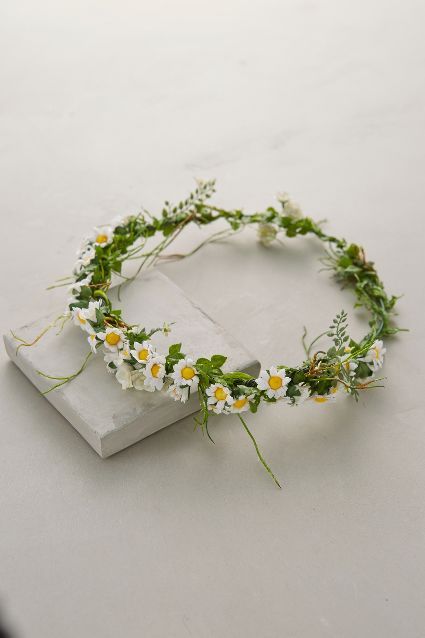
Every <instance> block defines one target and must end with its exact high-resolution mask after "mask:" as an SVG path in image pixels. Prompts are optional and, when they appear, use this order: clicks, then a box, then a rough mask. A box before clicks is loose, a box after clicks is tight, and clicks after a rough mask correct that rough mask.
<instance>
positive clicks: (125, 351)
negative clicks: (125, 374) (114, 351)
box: [119, 341, 131, 361]
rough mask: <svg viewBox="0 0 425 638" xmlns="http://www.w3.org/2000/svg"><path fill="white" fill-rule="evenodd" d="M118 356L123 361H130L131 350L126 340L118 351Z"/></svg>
mask: <svg viewBox="0 0 425 638" xmlns="http://www.w3.org/2000/svg"><path fill="white" fill-rule="evenodd" d="M119 357H120V359H122V360H124V361H130V359H131V351H130V344H129V343H128V341H124V343H123V344H122V348H121V350H120V352H119Z"/></svg>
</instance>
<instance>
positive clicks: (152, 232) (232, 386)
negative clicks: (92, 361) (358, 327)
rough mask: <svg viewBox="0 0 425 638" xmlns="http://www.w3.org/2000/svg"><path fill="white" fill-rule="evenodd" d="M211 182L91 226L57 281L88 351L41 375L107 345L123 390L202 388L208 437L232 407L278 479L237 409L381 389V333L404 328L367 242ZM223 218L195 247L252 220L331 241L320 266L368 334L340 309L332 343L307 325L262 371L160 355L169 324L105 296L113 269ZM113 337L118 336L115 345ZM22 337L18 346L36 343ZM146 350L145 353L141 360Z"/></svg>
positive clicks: (144, 261)
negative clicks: (299, 342) (283, 356)
mask: <svg viewBox="0 0 425 638" xmlns="http://www.w3.org/2000/svg"><path fill="white" fill-rule="evenodd" d="M214 190H215V184H214V181H206V182H199V183H198V185H197V187H196V189H195V190H194V192H192V193H191V194H190V195H189V197H188V198H187V199H185V200H184V201H182V202H180V203H179V204H177V205H172V204H170V203H169V202H166V203H165V205H164V207H163V209H162V211H161V214H160V215H159V216H152V215H150V214H149V213H148V212H147V211H145V210H144V211H142V212H141V213H139V214H137V215H130V216H128V217H126V218H123V219H119V220H116V221H115V222H114V223H113V224H112V225H111V226H108V227H100V228H98V229H95V233H94V234H93V235H92V236H91V237H89V238H87V240H86V241H85V242H84V244H83V246H82V248H81V251H80V254H79V259H78V260H77V263H76V266H75V268H74V274H73V276H72V277H71V278H69V279H67V280H61V281H60V282H59V283H58V284H57V285H68V287H69V289H70V292H71V297H70V299H68V305H67V310H66V314H65V319H66V318H67V317H68V316H71V317H72V318H73V319H74V321H75V323H77V325H80V326H81V327H82V328H83V329H84V330H85V331H86V332H87V334H88V340H89V343H90V344H91V350H90V352H89V354H88V356H87V358H86V360H85V362H84V363H83V366H82V368H81V369H80V370H79V371H77V372H76V373H74V374H73V375H70V376H68V377H65V376H62V377H54V376H52V375H46V374H44V373H40V374H44V376H46V377H48V378H49V379H54V380H56V381H57V383H56V384H55V385H54V386H52V387H51V388H50V389H49V390H48V392H49V391H51V390H53V389H55V388H57V387H59V386H61V385H63V384H64V383H66V382H68V381H69V380H71V379H72V378H74V377H75V376H76V375H77V374H79V373H80V372H81V371H82V370H83V369H84V367H85V365H86V364H87V361H88V359H89V358H90V355H91V354H92V353H95V352H96V351H97V350H98V349H99V348H100V347H102V346H103V349H104V352H105V353H106V355H105V361H106V363H107V366H108V369H109V371H110V372H112V373H114V374H116V376H117V379H118V380H119V381H120V383H121V384H122V387H123V388H124V389H127V388H136V389H137V390H140V389H144V390H148V391H153V390H155V389H156V390H159V389H168V391H169V393H170V394H171V395H172V396H173V398H175V399H179V400H182V401H185V400H187V399H188V398H189V396H190V393H191V392H194V391H196V390H197V392H198V396H199V402H200V409H201V414H200V417H199V418H197V419H196V422H197V424H198V425H199V427H200V428H201V429H202V430H204V431H205V432H206V433H207V435H208V436H209V437H210V433H209V431H208V420H209V417H210V415H211V413H225V414H228V413H232V412H234V413H236V414H237V415H238V417H239V418H240V420H241V422H242V424H243V426H244V428H245V430H246V431H247V433H248V434H249V436H250V437H251V439H252V440H253V442H254V445H255V449H256V451H257V454H258V457H259V459H260V461H261V462H262V463H263V465H264V467H265V468H266V469H267V471H268V472H269V473H270V474H271V475H272V477H273V479H274V480H275V481H276V483H278V481H277V479H276V477H275V476H274V475H273V474H272V472H271V470H270V468H269V467H268V465H267V464H266V462H265V460H264V459H263V457H262V455H261V453H260V451H259V449H258V446H257V443H256V442H255V439H254V437H253V435H252V433H251V432H250V430H249V429H248V426H247V424H246V422H245V420H244V419H243V418H242V416H241V412H244V411H246V410H248V409H249V410H250V411H251V412H256V411H257V409H258V407H259V405H260V404H261V403H275V402H276V401H279V400H282V399H283V400H284V402H285V403H286V404H288V405H299V404H300V403H302V402H303V401H304V400H306V399H311V400H315V401H316V402H317V403H322V402H328V401H331V400H333V399H334V395H335V393H336V390H337V389H338V388H339V387H341V388H344V390H345V391H346V392H347V393H348V394H351V395H352V396H353V397H354V398H355V399H357V398H358V395H359V392H360V391H362V390H365V389H368V388H371V387H377V385H378V384H377V383H376V380H374V377H373V374H374V372H376V371H377V370H378V369H379V368H380V367H381V365H382V359H383V354H384V352H385V349H384V348H383V347H382V346H383V344H382V339H383V338H384V337H387V336H388V335H393V334H395V333H396V332H397V331H398V330H399V328H397V327H396V326H394V325H393V323H392V321H391V318H392V315H393V312H394V306H395V303H396V301H397V297H395V296H389V295H388V294H387V293H386V291H385V289H384V286H383V283H382V282H381V280H380V279H379V276H378V274H377V272H376V269H375V266H374V264H373V262H371V261H369V260H367V259H366V256H365V252H364V250H363V248H362V247H361V246H359V245H357V244H353V243H348V242H347V241H346V240H345V239H338V238H337V237H334V236H332V235H328V234H327V233H326V232H325V231H324V230H323V228H322V225H321V224H320V223H316V222H315V221H313V220H312V219H311V218H310V217H305V216H303V215H302V213H301V211H300V209H299V207H298V206H297V205H295V204H294V202H292V201H291V200H290V199H289V197H287V196H282V197H281V198H280V204H279V206H278V207H272V206H270V207H268V208H267V209H266V210H265V211H262V212H255V213H253V214H247V213H245V212H244V211H243V210H242V209H230V210H226V209H223V208H219V207H217V206H215V205H213V204H211V203H210V198H211V196H212V195H213V193H214ZM218 220H224V221H225V222H226V223H227V228H226V229H225V230H220V231H218V232H216V233H215V234H214V235H212V236H211V237H210V238H209V239H207V240H205V241H204V242H202V244H200V245H199V246H198V247H197V248H196V249H195V250H194V251H192V253H190V254H193V252H195V251H196V250H198V249H199V248H201V247H202V246H203V245H205V244H206V243H208V242H211V241H218V240H220V239H223V238H225V237H228V236H230V235H232V234H234V233H237V232H239V231H241V230H243V229H244V228H246V227H247V226H252V225H254V226H256V227H257V228H258V233H259V238H260V241H262V243H264V244H265V245H268V244H269V243H271V242H272V241H274V240H275V239H276V238H277V237H278V235H279V234H284V235H286V237H289V238H292V237H297V236H300V235H301V236H305V235H314V236H315V237H317V238H318V239H319V240H321V241H322V242H323V243H324V245H325V255H324V258H323V260H322V261H323V264H324V267H325V268H326V269H328V270H330V271H331V272H332V273H333V274H334V275H335V277H336V279H337V281H338V282H340V283H342V284H343V285H346V286H349V287H350V288H352V289H353V291H354V293H355V296H356V304H355V305H356V306H362V307H364V308H365V309H366V310H367V311H368V312H369V315H370V321H369V331H368V333H367V334H366V335H365V336H364V337H363V339H361V341H359V342H355V341H354V340H353V339H351V338H350V336H349V333H348V327H347V314H346V313H345V312H344V311H341V312H340V313H338V314H337V315H336V317H335V319H334V320H333V322H332V324H331V326H330V327H329V329H328V330H327V331H326V332H325V333H323V334H322V335H319V337H323V336H324V335H325V334H326V335H328V337H329V338H330V339H331V341H332V345H330V347H329V348H328V349H327V350H326V351H321V350H319V351H315V352H313V348H312V346H313V345H314V344H315V343H316V342H317V341H318V339H319V337H317V338H316V339H315V340H313V341H312V342H311V343H310V344H309V345H307V343H306V342H305V337H306V334H305V333H304V335H303V343H304V348H305V359H304V361H303V362H302V363H301V364H300V365H299V366H297V367H288V366H282V365H277V366H276V367H274V368H269V369H267V370H264V371H262V373H261V375H260V377H259V378H258V379H256V378H254V377H253V376H251V375H249V374H246V373H243V372H240V371H228V370H225V369H224V366H225V363H226V357H225V355H222V354H216V355H214V356H212V357H211V358H206V357H200V358H198V359H197V360H196V361H192V360H191V359H188V357H187V355H186V354H185V353H184V351H182V344H180V343H179V344H172V345H171V346H170V347H169V349H168V353H166V355H159V354H158V353H157V352H156V350H155V349H154V347H153V346H152V344H151V341H150V340H151V337H152V335H153V334H154V333H155V332H158V331H159V330H163V331H165V332H168V331H169V330H170V327H169V326H165V325H164V326H163V327H162V328H154V329H149V330H148V329H145V328H142V327H140V326H134V325H131V324H129V323H128V322H126V321H125V319H124V318H123V316H122V313H121V309H120V308H114V307H113V305H112V302H111V300H110V298H109V296H108V291H109V288H110V286H111V281H112V276H113V275H116V276H118V277H120V279H121V284H120V287H121V286H122V285H127V284H128V283H129V282H130V281H131V280H132V279H134V277H135V276H137V274H139V272H140V271H141V270H143V269H146V268H148V267H152V266H154V265H155V264H156V263H157V262H158V260H159V259H160V258H170V257H171V258H172V257H176V256H175V255H164V251H165V250H166V249H167V248H168V246H170V244H171V243H172V242H173V241H174V240H175V239H176V237H177V236H178V235H179V234H180V233H181V232H182V231H183V230H184V229H185V228H186V227H187V226H188V225H189V224H192V223H194V224H197V225H198V226H206V225H209V224H213V223H214V222H216V221H218ZM154 236H155V237H156V236H159V237H160V240H159V241H158V243H157V244H156V245H155V246H154V248H149V249H148V248H147V245H146V244H147V241H148V240H149V239H150V238H153V237H154ZM136 259H137V260H139V261H140V264H139V266H138V269H137V272H136V274H135V275H134V276H133V277H131V278H129V277H126V276H125V275H124V274H123V272H122V266H123V263H124V262H127V261H130V260H136ZM108 335H109V340H110V341H111V343H109V341H108ZM111 335H112V336H111ZM38 338H39V337H38ZM38 338H37V339H38ZM18 339H19V338H18ZM37 339H36V340H37ZM115 339H118V341H116V342H115V343H112V342H113V341H114V340H115ZM20 341H21V344H20V346H19V347H22V346H25V345H31V344H29V343H27V342H24V341H23V340H20ZM145 351H146V353H147V354H146V358H145V359H142V358H141V357H142V355H143V356H145V355H144V353H145ZM155 362H156V363H155ZM155 366H156V367H155ZM182 366H184V368H182ZM190 371H191V372H190ZM192 373H193V374H192ZM184 374H186V375H189V374H192V377H191V378H190V379H189V378H188V379H186V378H185V377H184V376H182V375H184ZM179 375H180V376H179ZM194 379H195V380H196V383H195V382H194V381H193V380H194ZM223 397H224V398H223ZM210 438H211V437H210Z"/></svg>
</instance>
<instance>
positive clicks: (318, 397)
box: [311, 385, 338, 403]
mask: <svg viewBox="0 0 425 638" xmlns="http://www.w3.org/2000/svg"><path fill="white" fill-rule="evenodd" d="M337 393H338V386H337V385H336V386H334V387H333V388H331V389H330V390H329V394H313V395H312V396H311V400H312V401H314V402H315V403H335V401H336V395H337Z"/></svg>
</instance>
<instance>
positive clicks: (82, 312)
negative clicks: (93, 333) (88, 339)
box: [71, 301, 100, 332]
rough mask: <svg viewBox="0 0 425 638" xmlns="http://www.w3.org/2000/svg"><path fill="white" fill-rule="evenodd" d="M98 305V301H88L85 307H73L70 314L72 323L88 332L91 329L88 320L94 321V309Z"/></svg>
mask: <svg viewBox="0 0 425 638" xmlns="http://www.w3.org/2000/svg"><path fill="white" fill-rule="evenodd" d="M99 305H100V302H99V301H90V303H89V305H88V307H87V308H73V309H72V311H71V315H72V320H73V322H74V324H75V325H76V326H80V328H82V329H83V330H86V331H87V332H89V330H90V329H91V326H90V324H89V321H96V309H97V308H99Z"/></svg>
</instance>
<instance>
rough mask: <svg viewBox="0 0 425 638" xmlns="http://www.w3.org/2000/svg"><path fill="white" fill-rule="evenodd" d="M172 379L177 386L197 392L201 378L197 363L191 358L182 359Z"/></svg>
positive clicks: (177, 364) (171, 375) (174, 370)
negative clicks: (186, 387)
mask: <svg viewBox="0 0 425 638" xmlns="http://www.w3.org/2000/svg"><path fill="white" fill-rule="evenodd" d="M170 377H171V378H172V379H173V380H174V383H175V385H183V386H186V385H187V386H189V387H190V389H191V390H192V391H193V392H195V390H197V389H198V383H199V377H198V375H197V372H196V368H195V362H194V361H193V360H192V359H190V358H189V357H185V358H184V359H180V361H178V362H177V363H176V365H175V366H174V368H173V372H172V373H171V374H170Z"/></svg>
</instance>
